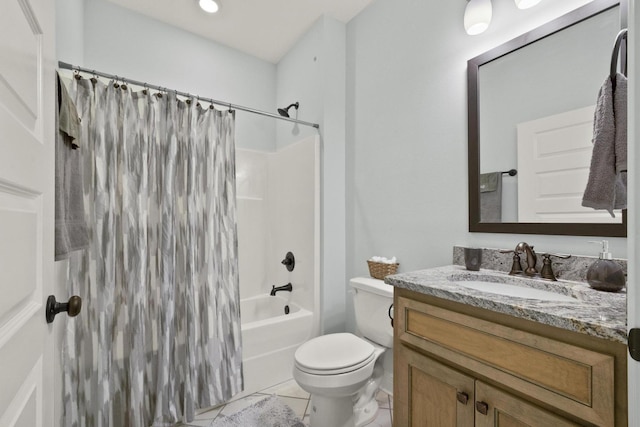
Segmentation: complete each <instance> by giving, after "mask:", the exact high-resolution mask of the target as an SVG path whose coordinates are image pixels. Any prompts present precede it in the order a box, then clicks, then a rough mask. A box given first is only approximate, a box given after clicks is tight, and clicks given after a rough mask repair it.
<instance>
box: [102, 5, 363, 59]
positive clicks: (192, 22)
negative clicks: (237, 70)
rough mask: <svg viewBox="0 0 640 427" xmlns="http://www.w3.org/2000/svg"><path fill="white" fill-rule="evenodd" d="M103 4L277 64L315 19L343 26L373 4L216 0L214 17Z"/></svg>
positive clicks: (192, 10)
mask: <svg viewBox="0 0 640 427" xmlns="http://www.w3.org/2000/svg"><path fill="white" fill-rule="evenodd" d="M109 1H110V2H112V3H115V4H117V5H119V6H122V7H124V8H127V9H130V10H134V11H136V12H138V13H141V14H144V15H147V16H150V17H152V18H154V19H157V20H159V21H162V22H165V23H167V24H170V25H173V26H176V27H178V28H182V29H185V30H187V31H190V32H192V33H195V34H198V35H200V36H203V37H206V38H208V39H211V40H214V41H216V42H218V43H220V44H223V45H226V46H229V47H232V48H234V49H237V50H239V51H242V52H245V53H248V54H249V55H252V56H255V57H258V58H260V59H263V60H265V61H269V62H271V63H277V62H278V61H279V60H280V59H281V58H282V57H283V56H284V55H285V54H286V53H287V52H288V51H289V49H290V48H291V47H292V46H294V45H295V43H296V41H297V40H298V39H299V38H300V37H301V36H302V35H303V34H304V33H305V32H306V31H307V30H308V29H309V28H310V27H311V25H312V24H313V23H314V22H315V21H316V20H317V19H318V18H319V17H321V16H323V15H324V14H327V15H328V16H331V17H333V18H335V19H337V20H338V21H341V22H343V23H347V22H349V20H350V19H351V18H353V17H354V16H356V15H357V14H358V13H360V12H361V11H362V10H363V9H364V8H365V7H367V6H368V5H369V4H370V3H371V2H372V1H373V0H220V1H219V3H220V10H219V11H218V13H215V14H208V13H205V12H204V11H202V9H200V7H199V6H198V1H197V0H109Z"/></svg>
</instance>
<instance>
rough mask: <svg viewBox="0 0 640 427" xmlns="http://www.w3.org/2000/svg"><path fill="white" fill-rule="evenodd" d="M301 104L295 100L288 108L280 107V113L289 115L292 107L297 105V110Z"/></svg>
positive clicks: (284, 115) (283, 115)
mask: <svg viewBox="0 0 640 427" xmlns="http://www.w3.org/2000/svg"><path fill="white" fill-rule="evenodd" d="M299 106H300V104H299V103H297V102H294V103H293V104H291V105H289V106H288V107H287V108H278V114H280V115H281V116H282V117H289V109H290V108H291V107H296V110H297V109H298V107H299Z"/></svg>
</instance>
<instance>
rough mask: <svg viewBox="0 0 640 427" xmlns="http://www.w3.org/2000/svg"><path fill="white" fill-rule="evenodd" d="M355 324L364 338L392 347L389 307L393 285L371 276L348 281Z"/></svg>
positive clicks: (391, 301) (391, 300)
mask: <svg viewBox="0 0 640 427" xmlns="http://www.w3.org/2000/svg"><path fill="white" fill-rule="evenodd" d="M350 285H351V288H352V289H353V306H354V311H355V315H356V325H357V326H358V330H359V331H360V333H361V334H362V336H364V337H365V338H367V339H369V340H371V341H373V342H375V343H377V344H379V345H381V346H384V347H387V348H391V347H393V327H392V326H391V319H390V318H389V307H390V306H391V304H393V286H391V285H387V284H386V283H384V282H383V281H382V280H378V279H373V278H371V277H356V278H353V279H351V281H350Z"/></svg>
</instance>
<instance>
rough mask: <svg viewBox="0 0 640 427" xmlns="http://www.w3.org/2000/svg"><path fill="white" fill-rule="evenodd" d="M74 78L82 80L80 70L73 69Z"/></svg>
mask: <svg viewBox="0 0 640 427" xmlns="http://www.w3.org/2000/svg"><path fill="white" fill-rule="evenodd" d="M73 78H74V79H76V80H82V76H81V75H80V71H78V70H73Z"/></svg>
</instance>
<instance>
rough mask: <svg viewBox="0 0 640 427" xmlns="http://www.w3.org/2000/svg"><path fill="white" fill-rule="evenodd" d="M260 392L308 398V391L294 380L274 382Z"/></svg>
mask: <svg viewBox="0 0 640 427" xmlns="http://www.w3.org/2000/svg"><path fill="white" fill-rule="evenodd" d="M260 393H264V394H275V395H277V396H286V397H298V398H302V399H308V398H309V393H307V392H306V391H304V390H303V389H301V388H300V386H299V385H298V383H296V382H295V380H289V381H286V382H284V383H281V384H276V385H274V386H273V387H269V388H266V389H264V390H262V391H260Z"/></svg>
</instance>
